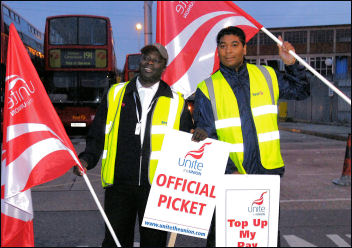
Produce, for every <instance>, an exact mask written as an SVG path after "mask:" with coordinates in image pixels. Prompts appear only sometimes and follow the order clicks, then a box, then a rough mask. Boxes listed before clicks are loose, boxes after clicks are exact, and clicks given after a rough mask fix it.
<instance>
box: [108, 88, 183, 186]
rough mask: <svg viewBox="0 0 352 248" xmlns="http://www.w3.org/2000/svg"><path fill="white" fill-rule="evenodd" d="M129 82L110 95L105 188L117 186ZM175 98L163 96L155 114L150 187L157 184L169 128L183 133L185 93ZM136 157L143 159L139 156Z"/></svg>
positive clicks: (113, 89) (176, 95) (153, 115)
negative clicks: (119, 142) (124, 101)
mask: <svg viewBox="0 0 352 248" xmlns="http://www.w3.org/2000/svg"><path fill="white" fill-rule="evenodd" d="M128 83H129V82H126V83H120V84H115V85H113V86H112V87H111V88H110V90H109V92H108V114H107V118H106V129H105V142H104V151H103V158H102V168H101V180H102V185H103V187H108V186H111V185H113V183H114V173H115V160H116V147H117V140H118V131H119V124H120V114H121V103H122V99H123V97H124V95H125V90H126V87H127V85H128ZM172 94H173V98H170V97H166V96H161V97H159V98H158V99H157V102H156V104H155V107H154V110H150V111H153V113H152V123H151V141H150V143H151V154H150V160H149V169H148V171H149V177H148V178H149V183H150V184H151V183H152V182H153V178H154V174H155V170H156V167H157V165H158V159H159V156H160V151H161V147H162V143H163V140H164V136H165V133H166V131H167V129H168V128H173V129H176V130H179V128H180V118H181V113H182V111H183V108H184V99H183V97H182V95H181V93H175V92H172ZM136 156H140V155H139V154H136Z"/></svg>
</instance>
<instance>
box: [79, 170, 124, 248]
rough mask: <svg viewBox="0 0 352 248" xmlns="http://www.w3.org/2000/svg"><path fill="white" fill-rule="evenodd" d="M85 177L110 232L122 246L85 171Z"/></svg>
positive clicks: (118, 245)
mask: <svg viewBox="0 0 352 248" xmlns="http://www.w3.org/2000/svg"><path fill="white" fill-rule="evenodd" d="M83 178H84V181H86V184H87V186H88V188H89V191H90V193H91V194H92V196H93V198H94V201H95V203H96V204H97V206H98V208H99V211H100V213H101V215H102V216H103V219H104V221H105V224H106V225H107V227H108V228H109V231H110V233H111V236H112V237H113V239H114V241H115V243H116V245H117V247H121V245H120V242H119V240H118V239H117V237H116V234H115V232H114V230H113V229H112V226H111V225H110V222H109V220H108V217H106V214H105V212H104V209H103V208H102V206H101V204H100V202H99V199H98V197H97V195H96V194H95V191H94V189H93V187H92V185H91V184H90V181H89V179H88V177H87V174H86V173H83Z"/></svg>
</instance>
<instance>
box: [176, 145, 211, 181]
mask: <svg viewBox="0 0 352 248" xmlns="http://www.w3.org/2000/svg"><path fill="white" fill-rule="evenodd" d="M210 144H211V142H209V143H204V144H203V145H202V146H201V147H200V148H199V149H198V150H194V151H189V152H188V153H187V154H186V156H185V157H184V159H183V162H182V163H181V158H179V159H178V165H179V166H181V167H184V170H183V171H184V172H186V173H191V174H195V175H199V176H200V175H202V169H203V163H200V162H198V160H197V159H200V158H202V157H203V155H204V148H205V146H208V145H210ZM187 156H191V157H192V158H194V159H195V160H193V159H186V157H187Z"/></svg>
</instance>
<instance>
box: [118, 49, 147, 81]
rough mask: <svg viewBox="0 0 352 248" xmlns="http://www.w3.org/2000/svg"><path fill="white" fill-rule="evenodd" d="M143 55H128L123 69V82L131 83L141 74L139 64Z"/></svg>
mask: <svg viewBox="0 0 352 248" xmlns="http://www.w3.org/2000/svg"><path fill="white" fill-rule="evenodd" d="M141 57H142V54H141V53H134V54H127V55H126V61H125V65H124V67H123V79H122V80H123V81H124V82H127V81H130V80H131V79H132V78H133V77H134V76H135V75H136V74H137V73H139V62H140V60H141Z"/></svg>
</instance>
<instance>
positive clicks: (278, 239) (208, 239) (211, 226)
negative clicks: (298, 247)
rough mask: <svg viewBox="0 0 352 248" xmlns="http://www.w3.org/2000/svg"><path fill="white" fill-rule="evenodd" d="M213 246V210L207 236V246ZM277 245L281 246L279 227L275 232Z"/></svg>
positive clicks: (214, 244)
mask: <svg viewBox="0 0 352 248" xmlns="http://www.w3.org/2000/svg"><path fill="white" fill-rule="evenodd" d="M279 227H280V207H279ZM215 246H216V243H215V211H214V214H213V219H212V220H211V224H210V228H209V233H208V238H207V247H215ZM277 247H281V242H280V229H278V234H277Z"/></svg>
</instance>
